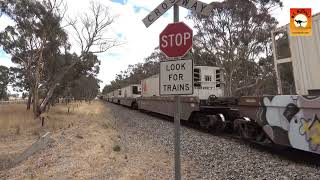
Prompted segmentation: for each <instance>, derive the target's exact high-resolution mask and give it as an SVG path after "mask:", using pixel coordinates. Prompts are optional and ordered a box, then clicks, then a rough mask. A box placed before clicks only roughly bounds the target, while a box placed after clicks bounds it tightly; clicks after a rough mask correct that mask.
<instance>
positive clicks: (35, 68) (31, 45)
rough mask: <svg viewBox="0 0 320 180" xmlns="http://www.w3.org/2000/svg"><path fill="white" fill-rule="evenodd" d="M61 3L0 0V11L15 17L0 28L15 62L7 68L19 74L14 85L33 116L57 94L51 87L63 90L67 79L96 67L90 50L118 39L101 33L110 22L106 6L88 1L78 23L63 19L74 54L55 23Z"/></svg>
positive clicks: (62, 8)
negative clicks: (75, 45)
mask: <svg viewBox="0 0 320 180" xmlns="http://www.w3.org/2000/svg"><path fill="white" fill-rule="evenodd" d="M63 5H64V4H63V1H62V0H60V1H59V0H44V1H42V2H40V1H33V0H21V1H20V0H4V1H1V2H0V7H1V13H5V14H6V15H8V16H9V17H10V18H12V19H13V20H14V22H15V25H13V26H8V27H7V28H6V29H5V31H3V32H1V33H0V45H2V47H3V49H4V50H5V51H6V52H7V53H8V54H11V55H12V61H13V62H14V63H16V64H17V65H18V66H17V68H15V69H13V71H15V72H16V76H15V77H17V78H18V79H19V80H18V81H16V82H15V85H17V86H18V87H19V88H21V90H22V91H29V99H30V98H31V96H32V99H33V111H34V114H35V117H39V116H40V114H41V113H43V112H44V111H45V110H46V107H47V106H48V104H49V103H50V102H52V101H53V100H54V98H57V97H59V96H61V94H57V93H63V92H66V89H67V88H70V83H71V82H72V81H76V80H77V79H78V78H80V77H83V76H88V75H92V76H94V75H95V74H96V73H98V71H99V65H100V61H99V60H98V59H97V56H96V55H95V54H96V53H101V52H105V51H107V50H108V49H110V48H111V47H114V46H116V45H118V43H117V41H116V39H113V38H110V37H105V36H104V33H105V32H106V30H107V29H108V28H109V27H110V25H111V24H112V23H113V18H112V17H111V16H110V14H109V11H108V8H106V7H104V6H102V5H101V4H98V3H95V2H91V8H90V12H91V14H87V13H85V14H83V16H81V17H80V20H81V22H80V26H78V24H79V23H77V21H70V22H69V25H71V26H72V27H73V28H74V30H75V33H76V35H77V40H78V42H79V45H80V48H81V52H80V53H79V54H75V53H73V54H71V53H70V52H69V50H70V46H71V45H70V43H69V42H68V38H69V36H68V34H67V33H66V31H65V30H64V27H63V26H62V25H61V23H62V20H63V19H64V13H65V6H63ZM56 89H57V91H56ZM40 99H42V101H40Z"/></svg>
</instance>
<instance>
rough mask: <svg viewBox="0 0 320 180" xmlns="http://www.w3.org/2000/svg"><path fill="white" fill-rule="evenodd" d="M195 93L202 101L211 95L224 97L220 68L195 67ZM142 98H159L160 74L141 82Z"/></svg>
mask: <svg viewBox="0 0 320 180" xmlns="http://www.w3.org/2000/svg"><path fill="white" fill-rule="evenodd" d="M194 84H195V85H196V86H194V91H193V92H194V93H193V94H192V95H190V96H197V97H199V99H200V100H207V99H208V97H209V96H210V95H215V96H216V97H222V96H223V95H224V91H223V87H224V86H223V76H222V73H221V72H220V69H219V68H218V67H213V66H195V67H194ZM141 86H142V92H141V95H142V97H151V96H159V74H156V75H153V76H151V77H149V78H146V79H143V80H142V81H141Z"/></svg>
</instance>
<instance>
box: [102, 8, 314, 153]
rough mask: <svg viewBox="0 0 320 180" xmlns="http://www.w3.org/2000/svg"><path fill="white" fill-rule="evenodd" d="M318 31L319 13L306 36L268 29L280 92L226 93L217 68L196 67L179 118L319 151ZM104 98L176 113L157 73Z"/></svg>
mask: <svg viewBox="0 0 320 180" xmlns="http://www.w3.org/2000/svg"><path fill="white" fill-rule="evenodd" d="M319 29H320V15H319V14H317V15H315V16H313V29H312V30H313V34H312V36H310V37H294V36H289V35H288V33H289V25H285V26H283V27H280V28H277V29H276V30H274V31H272V41H273V54H274V64H275V70H276V74H277V85H278V93H279V95H272V96H271V95H266V96H260V97H254V96H252V97H249V96H248V97H224V79H223V73H221V70H220V69H219V68H218V67H210V66H195V67H194V89H195V90H194V94H192V95H188V96H182V97H181V120H183V121H189V122H192V123H197V124H199V125H200V126H201V127H202V128H205V129H207V130H209V131H211V132H221V131H225V130H231V132H236V133H238V134H239V135H240V136H241V137H242V138H244V139H247V140H250V141H256V142H265V141H271V142H272V143H274V144H277V145H282V146H287V147H292V148H296V149H300V150H304V151H308V152H312V153H317V154H320V71H319V69H320V53H319V52H320V32H319ZM286 45H287V47H286ZM283 94H291V95H283ZM304 94H307V95H304ZM103 98H104V99H105V100H106V101H109V102H113V103H117V104H121V105H124V106H127V107H131V108H134V109H139V110H143V111H149V112H155V113H159V114H163V115H167V116H171V117H173V116H174V112H175V100H174V97H172V96H160V95H159V75H158V74H157V75H154V76H151V77H149V78H146V79H144V80H142V81H141V84H134V85H130V86H127V87H123V88H121V89H118V90H115V91H112V92H109V93H108V94H107V95H105V96H104V97H103ZM228 132H229V131H228Z"/></svg>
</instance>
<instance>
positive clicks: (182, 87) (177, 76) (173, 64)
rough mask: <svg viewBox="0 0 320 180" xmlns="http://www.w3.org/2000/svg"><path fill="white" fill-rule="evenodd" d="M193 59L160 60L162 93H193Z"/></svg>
mask: <svg viewBox="0 0 320 180" xmlns="http://www.w3.org/2000/svg"><path fill="white" fill-rule="evenodd" d="M192 72H193V61H192V59H188V60H177V61H162V62H160V85H159V88H160V95H189V94H193V73H192Z"/></svg>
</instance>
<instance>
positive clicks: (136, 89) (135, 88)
mask: <svg viewBox="0 0 320 180" xmlns="http://www.w3.org/2000/svg"><path fill="white" fill-rule="evenodd" d="M121 92H122V93H123V96H122V97H125V98H129V97H130V98H131V97H132V98H136V97H140V96H141V85H140V84H133V85H129V86H126V87H124V88H121Z"/></svg>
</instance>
